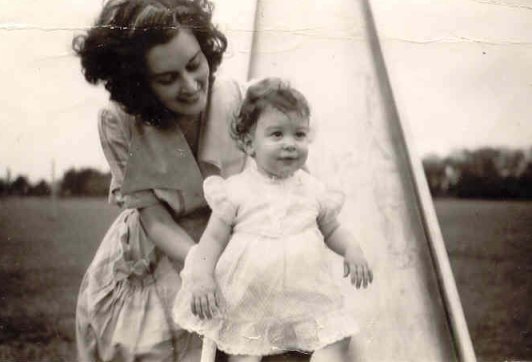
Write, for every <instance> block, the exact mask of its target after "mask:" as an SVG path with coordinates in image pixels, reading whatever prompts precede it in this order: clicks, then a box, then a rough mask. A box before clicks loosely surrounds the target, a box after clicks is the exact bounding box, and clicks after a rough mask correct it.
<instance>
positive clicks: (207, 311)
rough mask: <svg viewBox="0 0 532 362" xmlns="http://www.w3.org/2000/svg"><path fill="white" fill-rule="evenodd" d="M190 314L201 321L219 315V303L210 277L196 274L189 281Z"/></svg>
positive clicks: (213, 281) (217, 293)
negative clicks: (190, 296)
mask: <svg viewBox="0 0 532 362" xmlns="http://www.w3.org/2000/svg"><path fill="white" fill-rule="evenodd" d="M190 282H191V283H190V284H191V288H190V289H191V292H192V300H191V303H190V309H191V310H192V314H194V315H196V316H198V317H199V318H201V319H212V318H213V317H216V316H218V315H220V310H221V303H220V298H219V292H218V290H217V288H216V281H215V280H214V278H213V277H212V276H211V275H208V274H196V275H195V276H191V280H190Z"/></svg>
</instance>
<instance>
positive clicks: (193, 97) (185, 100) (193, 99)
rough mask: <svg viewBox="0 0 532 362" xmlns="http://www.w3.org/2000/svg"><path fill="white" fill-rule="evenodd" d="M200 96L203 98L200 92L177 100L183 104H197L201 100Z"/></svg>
mask: <svg viewBox="0 0 532 362" xmlns="http://www.w3.org/2000/svg"><path fill="white" fill-rule="evenodd" d="M200 96H201V92H200V91H198V92H196V93H194V94H190V95H186V96H180V97H178V98H177V100H178V101H179V102H181V103H195V102H197V101H198V100H199V99H200Z"/></svg>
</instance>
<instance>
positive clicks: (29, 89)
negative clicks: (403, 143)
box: [0, 0, 532, 181]
mask: <svg viewBox="0 0 532 362" xmlns="http://www.w3.org/2000/svg"><path fill="white" fill-rule="evenodd" d="M250 1H251V0H218V1H216V3H217V9H218V13H217V19H218V22H219V24H220V27H221V28H222V30H223V31H224V32H225V33H226V34H227V35H228V36H229V39H230V41H231V40H232V39H236V38H238V37H239V36H241V35H242V34H245V33H249V30H250V29H247V28H246V25H245V24H243V23H239V21H241V15H240V11H239V10H238V9H241V8H242V6H243V5H246V6H247V7H248V8H249V3H250ZM101 3H102V1H101V0H47V1H45V2H44V1H43V2H36V1H34V0H17V1H16V2H15V1H12V0H0V7H1V8H2V12H1V13H0V54H2V57H1V58H0V79H2V87H1V88H0V107H1V109H2V111H1V112H0V125H1V126H2V128H1V132H0V177H5V175H6V174H7V170H8V169H9V170H10V172H11V175H12V177H13V176H15V175H19V174H24V175H26V176H29V178H30V180H32V181H37V180H39V179H41V178H44V179H47V180H49V179H50V177H51V164H52V160H53V161H54V162H55V165H56V170H57V171H56V172H57V177H59V176H60V175H61V174H62V172H64V171H65V170H66V169H68V168H70V167H85V166H90V167H94V168H97V169H99V170H101V171H107V169H108V168H107V164H106V161H105V159H104V157H103V153H102V151H101V147H100V145H99V140H98V134H97V127H96V119H97V114H98V111H99V109H100V108H101V107H102V106H103V105H105V104H106V102H107V94H106V92H105V91H104V90H102V89H101V87H93V86H90V85H88V84H87V83H86V82H85V81H84V79H83V76H82V74H81V71H80V66H79V60H78V59H77V58H76V57H75V56H74V55H73V53H72V51H71V50H70V44H71V41H72V37H73V36H74V35H75V34H80V33H82V32H83V30H84V29H86V28H87V27H88V26H90V25H91V24H92V22H93V20H94V18H95V16H96V15H97V13H98V10H99V9H100V7H101ZM239 3H240V4H239ZM371 4H372V8H373V12H374V16H375V20H376V25H377V28H378V32H379V36H380V39H381V44H382V47H383V52H384V56H385V61H386V66H387V68H388V71H389V75H390V80H391V83H392V88H393V91H394V96H395V98H396V100H397V104H398V107H399V111H400V116H401V118H402V120H403V121H404V122H406V123H407V124H408V125H409V128H410V131H411V134H412V136H413V140H414V143H415V147H416V148H417V153H418V154H420V155H427V154H431V153H436V154H439V155H445V154H447V153H449V152H451V151H452V150H455V149H460V148H475V147H481V146H487V145H492V146H503V147H530V146H532V122H531V120H530V118H531V116H530V115H531V114H532V71H531V69H530V66H531V64H532V26H530V24H532V5H527V2H526V1H515V0H513V1H511V0H499V1H495V0H477V1H474V0H460V1H458V0H456V1H455V0H425V1H421V0H371ZM245 51H246V49H241V48H238V46H234V45H233V46H232V47H230V51H229V52H228V55H227V59H226V60H225V61H224V68H225V69H224V71H225V72H226V74H228V75H229V76H231V75H235V76H237V77H241V76H242V75H241V74H240V73H238V69H239V67H240V66H241V63H240V62H241V58H239V57H238V54H239V53H240V54H241V53H243V52H245ZM239 59H240V60H239ZM241 80H243V79H241Z"/></svg>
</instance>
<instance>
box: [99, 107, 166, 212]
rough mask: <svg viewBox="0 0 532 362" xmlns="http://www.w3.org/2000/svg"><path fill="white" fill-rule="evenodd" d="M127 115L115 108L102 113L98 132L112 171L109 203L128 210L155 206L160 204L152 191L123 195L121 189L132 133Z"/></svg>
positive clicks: (106, 109) (104, 110)
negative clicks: (127, 124) (128, 125)
mask: <svg viewBox="0 0 532 362" xmlns="http://www.w3.org/2000/svg"><path fill="white" fill-rule="evenodd" d="M124 117H126V115H124V114H121V113H120V112H119V111H117V110H116V109H113V107H109V108H105V109H103V110H102V111H101V112H100V115H99V120H98V131H99V134H100V142H101V145H102V149H103V153H104V155H105V158H106V159H107V162H108V163H109V167H110V169H111V175H112V178H111V185H110V186H109V202H110V203H113V204H116V205H118V206H126V207H127V208H139V207H146V206H150V205H154V204H156V203H157V202H158V200H157V198H156V196H155V195H154V193H153V191H152V190H146V191H139V192H135V193H132V194H127V195H123V194H122V192H121V190H120V188H121V187H122V183H123V181H124V174H125V170H126V164H127V159H128V157H129V143H130V140H131V131H130V129H129V128H128V127H127V126H126V122H127V121H128V120H126V119H124Z"/></svg>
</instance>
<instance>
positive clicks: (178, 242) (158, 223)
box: [139, 204, 195, 262]
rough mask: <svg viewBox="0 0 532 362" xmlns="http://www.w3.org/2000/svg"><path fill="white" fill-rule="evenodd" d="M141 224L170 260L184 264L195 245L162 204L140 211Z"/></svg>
mask: <svg viewBox="0 0 532 362" xmlns="http://www.w3.org/2000/svg"><path fill="white" fill-rule="evenodd" d="M139 213H140V222H141V224H142V226H143V227H144V230H145V231H146V233H147V234H148V237H149V238H150V240H152V241H153V243H154V244H155V245H156V246H157V247H158V248H159V249H160V250H162V251H163V252H164V253H165V254H166V255H167V256H168V257H169V258H170V259H172V260H175V261H180V262H183V261H184V260H185V258H186V256H187V254H188V252H189V250H190V248H191V247H192V246H193V245H194V244H195V242H194V240H193V239H192V238H191V237H190V235H188V233H187V232H186V231H185V230H184V229H183V228H182V227H181V226H180V225H179V224H178V223H176V222H175V220H174V219H173V218H172V216H171V215H170V213H169V212H168V210H166V208H165V207H164V206H163V205H162V204H155V205H152V206H147V207H143V208H141V209H139Z"/></svg>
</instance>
